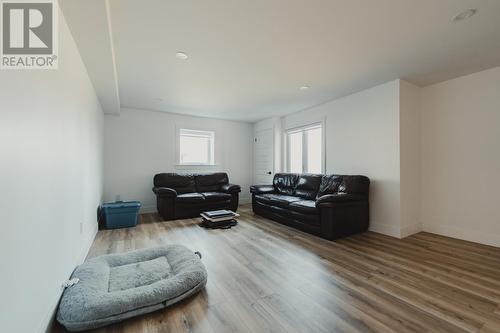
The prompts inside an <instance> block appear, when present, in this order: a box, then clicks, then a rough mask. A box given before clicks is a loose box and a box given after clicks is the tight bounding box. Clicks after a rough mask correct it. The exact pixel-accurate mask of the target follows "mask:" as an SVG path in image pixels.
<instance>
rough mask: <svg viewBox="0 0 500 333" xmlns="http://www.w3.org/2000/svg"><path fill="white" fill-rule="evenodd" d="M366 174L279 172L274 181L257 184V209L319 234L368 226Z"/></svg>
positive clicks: (333, 236)
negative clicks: (266, 183)
mask: <svg viewBox="0 0 500 333" xmlns="http://www.w3.org/2000/svg"><path fill="white" fill-rule="evenodd" d="M369 185H370V180H369V179H368V178H367V177H365V176H347V175H318V174H292V173H277V174H276V175H275V176H274V179H273V184H272V185H254V186H251V187H250V192H251V193H252V208H253V211H254V213H256V214H258V215H261V216H264V217H267V218H269V219H272V220H275V221H278V222H280V223H283V224H286V225H289V226H292V227H295V228H297V229H300V230H303V231H306V232H309V233H312V234H315V235H318V236H320V237H323V238H326V239H330V240H332V239H336V238H339V237H345V236H349V235H352V234H355V233H359V232H363V231H366V230H367V229H368V220H369V209H368V188H369Z"/></svg>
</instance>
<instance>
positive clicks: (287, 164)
mask: <svg viewBox="0 0 500 333" xmlns="http://www.w3.org/2000/svg"><path fill="white" fill-rule="evenodd" d="M318 127H319V128H321V172H320V173H322V174H324V173H325V170H326V167H325V148H326V145H325V126H324V122H323V121H319V122H314V123H309V124H307V125H301V126H297V127H293V128H288V129H286V130H285V131H284V144H285V159H284V160H285V170H286V172H290V144H289V139H288V135H289V134H293V133H297V132H304V131H306V130H308V129H313V128H318ZM302 170H307V136H306V135H303V136H302ZM303 173H306V172H305V171H303Z"/></svg>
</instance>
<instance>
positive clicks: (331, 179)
mask: <svg viewBox="0 0 500 333" xmlns="http://www.w3.org/2000/svg"><path fill="white" fill-rule="evenodd" d="M342 180H343V177H342V176H339V175H324V176H323V177H322V178H321V184H320V186H319V190H318V195H317V197H318V198H319V197H321V196H322V195H326V194H334V193H337V192H338V191H339V186H340V184H342Z"/></svg>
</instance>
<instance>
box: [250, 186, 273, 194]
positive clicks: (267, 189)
mask: <svg viewBox="0 0 500 333" xmlns="http://www.w3.org/2000/svg"><path fill="white" fill-rule="evenodd" d="M250 193H253V194H264V193H274V186H273V185H252V186H250Z"/></svg>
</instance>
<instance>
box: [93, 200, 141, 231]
mask: <svg viewBox="0 0 500 333" xmlns="http://www.w3.org/2000/svg"><path fill="white" fill-rule="evenodd" d="M101 208H102V211H103V213H104V221H105V225H106V229H116V228H130V227H135V226H136V225H137V214H138V213H139V208H141V203H140V202H139V201H116V202H108V203H104V204H102V206H101Z"/></svg>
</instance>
